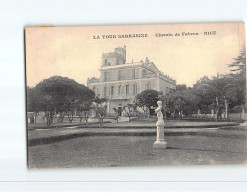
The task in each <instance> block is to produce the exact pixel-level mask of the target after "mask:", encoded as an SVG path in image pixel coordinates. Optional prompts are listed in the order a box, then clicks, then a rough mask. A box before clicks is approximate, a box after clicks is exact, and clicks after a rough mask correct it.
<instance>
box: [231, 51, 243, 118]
mask: <svg viewBox="0 0 247 195" xmlns="http://www.w3.org/2000/svg"><path fill="white" fill-rule="evenodd" d="M228 67H229V68H230V69H231V72H232V73H234V74H231V77H232V78H233V81H234V82H233V83H234V85H235V88H236V91H237V101H236V105H235V107H236V109H235V110H239V109H240V108H241V109H240V110H239V111H240V113H242V114H241V116H242V118H243V117H244V113H245V103H246V98H247V96H246V48H245V47H244V48H243V49H242V50H241V51H240V55H239V56H238V57H237V58H233V62H232V63H231V64H228Z"/></svg>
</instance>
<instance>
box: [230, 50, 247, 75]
mask: <svg viewBox="0 0 247 195" xmlns="http://www.w3.org/2000/svg"><path fill="white" fill-rule="evenodd" d="M228 67H229V68H230V69H231V71H232V72H235V73H239V74H245V73H246V48H245V47H244V48H243V49H242V50H241V51H240V55H239V56H238V57H237V58H233V62H232V63H231V64H228Z"/></svg>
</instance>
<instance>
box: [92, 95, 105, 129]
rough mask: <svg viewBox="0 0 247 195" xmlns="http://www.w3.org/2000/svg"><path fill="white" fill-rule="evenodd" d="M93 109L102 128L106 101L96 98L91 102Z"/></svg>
mask: <svg viewBox="0 0 247 195" xmlns="http://www.w3.org/2000/svg"><path fill="white" fill-rule="evenodd" d="M93 107H94V110H95V113H96V116H97V118H98V120H99V124H100V126H103V120H104V118H105V116H106V109H107V100H106V99H105V98H99V97H96V98H95V99H94V102H93Z"/></svg>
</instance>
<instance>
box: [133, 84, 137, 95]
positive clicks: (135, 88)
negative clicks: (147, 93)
mask: <svg viewBox="0 0 247 195" xmlns="http://www.w3.org/2000/svg"><path fill="white" fill-rule="evenodd" d="M136 94H137V85H136V84H134V85H133V95H136Z"/></svg>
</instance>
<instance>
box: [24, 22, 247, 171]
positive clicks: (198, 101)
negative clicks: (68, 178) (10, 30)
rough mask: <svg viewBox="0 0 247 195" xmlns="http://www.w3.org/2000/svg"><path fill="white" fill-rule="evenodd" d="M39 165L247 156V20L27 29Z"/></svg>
mask: <svg viewBox="0 0 247 195" xmlns="http://www.w3.org/2000/svg"><path fill="white" fill-rule="evenodd" d="M25 55H26V56H25V63H26V64H25V70H26V128H27V129H26V130H27V133H26V134H27V165H28V168H30V169H50V168H83V167H92V168H93V167H150V166H191V165H233V164H246V162H247V142H246V141H247V140H246V136H247V122H246V119H247V114H246V111H247V107H246V100H247V98H246V44H245V24H244V23H241V22H233V23H201V24H199V23H198V24H152V25H121V26H118V25H116V26H74V27H54V26H46V27H39V26H30V27H26V28H25Z"/></svg>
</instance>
